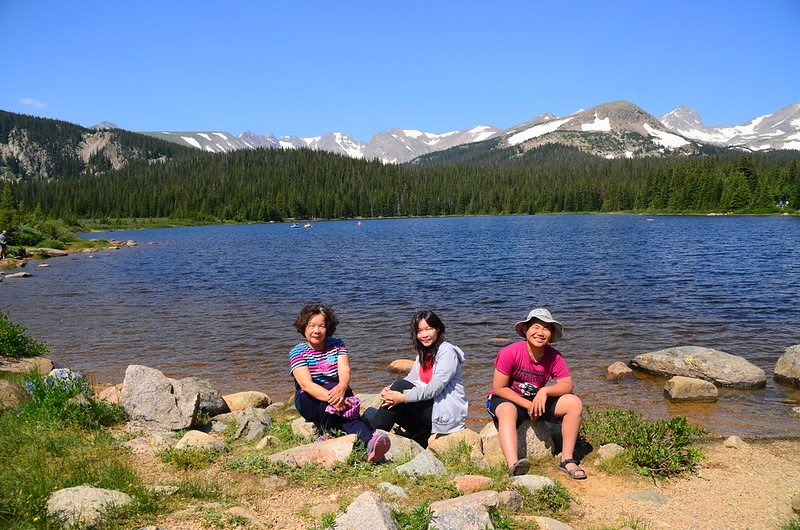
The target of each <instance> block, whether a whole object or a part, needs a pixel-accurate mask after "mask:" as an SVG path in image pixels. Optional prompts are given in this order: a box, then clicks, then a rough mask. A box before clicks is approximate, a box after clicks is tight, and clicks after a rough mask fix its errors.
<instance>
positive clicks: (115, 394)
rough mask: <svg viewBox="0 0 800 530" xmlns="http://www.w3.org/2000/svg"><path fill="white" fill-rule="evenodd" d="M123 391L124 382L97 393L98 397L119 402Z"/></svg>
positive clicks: (111, 401) (102, 399)
mask: <svg viewBox="0 0 800 530" xmlns="http://www.w3.org/2000/svg"><path fill="white" fill-rule="evenodd" d="M121 393H122V383H119V384H118V385H112V386H109V387H106V388H104V389H103V390H101V391H100V393H99V394H97V399H98V400H100V401H105V402H106V403H115V404H119V395H120V394H121Z"/></svg>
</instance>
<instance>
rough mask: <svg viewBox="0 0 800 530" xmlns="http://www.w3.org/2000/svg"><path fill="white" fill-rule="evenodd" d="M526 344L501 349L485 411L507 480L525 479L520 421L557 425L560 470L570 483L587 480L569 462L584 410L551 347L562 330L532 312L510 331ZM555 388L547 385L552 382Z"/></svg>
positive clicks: (542, 311) (542, 314)
mask: <svg viewBox="0 0 800 530" xmlns="http://www.w3.org/2000/svg"><path fill="white" fill-rule="evenodd" d="M514 329H515V330H516V332H517V334H518V335H520V336H521V337H523V338H524V339H525V340H521V341H517V342H515V343H513V344H510V345H508V346H506V347H505V348H503V349H501V350H500V352H499V353H498V354H497V358H496V359H495V362H494V366H495V370H494V377H493V379H492V390H491V391H490V392H489V394H488V396H487V398H488V400H487V402H486V408H487V409H488V411H489V415H490V416H491V417H492V420H493V421H494V424H495V426H496V427H497V431H498V433H499V436H500V448H501V450H502V451H503V456H504V457H505V459H506V463H507V464H508V467H509V474H511V475H524V474H525V473H527V472H528V469H529V468H530V463H529V462H528V460H527V459H525V458H523V459H521V460H519V459H518V454H517V429H518V428H519V426H520V425H521V424H522V422H523V421H525V420H526V419H528V418H530V420H531V421H537V420H544V421H557V420H558V419H560V420H561V436H562V450H561V462H560V463H559V469H561V471H563V472H564V473H566V474H567V475H569V476H570V477H571V478H573V479H578V480H580V479H585V478H586V472H585V471H584V470H583V469H582V468H581V467H580V466H579V465H578V462H577V461H576V460H575V459H574V458H573V452H574V450H575V444H576V443H577V441H578V432H579V431H580V427H581V414H582V412H583V404H582V403H581V400H580V398H579V397H578V396H576V395H574V394H573V393H572V389H573V385H572V376H571V375H570V372H569V369H568V368H567V363H566V362H565V361H564V358H563V357H562V356H561V353H560V352H559V351H558V350H556V349H555V348H553V347H552V346H550V343H551V342H555V341H557V340H558V339H559V338H561V336H562V334H563V326H562V325H561V323H560V322H558V321H557V320H555V319H554V318H553V317H552V315H551V314H550V312H549V311H548V310H547V309H543V308H539V309H534V310H533V311H531V312H530V313H528V316H527V318H525V320H521V321H520V322H517V324H516V325H515V326H514ZM551 377H552V378H554V379H555V384H552V385H547V382H548V381H549V380H550V378H551Z"/></svg>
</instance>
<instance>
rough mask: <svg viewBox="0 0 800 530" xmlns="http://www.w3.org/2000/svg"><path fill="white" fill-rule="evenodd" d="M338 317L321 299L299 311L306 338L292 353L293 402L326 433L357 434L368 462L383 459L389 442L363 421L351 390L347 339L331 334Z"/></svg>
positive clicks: (298, 323)
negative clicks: (345, 340)
mask: <svg viewBox="0 0 800 530" xmlns="http://www.w3.org/2000/svg"><path fill="white" fill-rule="evenodd" d="M338 323H339V320H338V319H337V318H336V314H335V313H334V312H333V309H332V308H330V307H328V306H326V305H324V304H319V303H314V304H308V305H306V306H305V307H303V309H302V310H301V311H300V314H299V315H298V316H297V320H295V323H294V327H295V329H297V331H298V333H300V334H301V335H303V337H304V338H305V341H304V342H301V343H300V344H298V345H297V346H295V347H294V348H292V351H291V352H289V363H290V365H291V369H290V370H291V374H292V377H294V381H295V390H296V391H295V396H294V405H295V407H296V408H297V411H298V412H299V413H300V415H301V416H302V417H303V418H305V420H306V421H309V422H312V423H314V425H316V426H317V429H318V430H319V431H320V433H321V434H322V435H323V436H324V435H325V433H326V432H329V431H330V430H334V429H335V430H341V431H344V432H346V433H347V434H355V435H356V436H357V437H358V439H359V440H361V441H362V442H363V443H364V445H365V446H366V448H367V460H369V461H370V462H380V461H381V460H383V456H384V455H385V454H386V451H388V450H389V447H390V446H391V440H390V439H389V437H388V436H387V435H386V434H383V433H381V434H375V433H374V430H373V429H371V428H370V427H369V426H368V425H367V424H366V423H364V421H362V419H361V414H360V407H361V403H360V401H359V400H358V398H356V397H355V396H354V395H353V391H352V390H351V389H350V361H349V360H348V355H347V348H346V347H345V344H344V341H342V340H341V339H337V338H335V337H334V336H333V334H334V333H335V332H336V326H337V324H338Z"/></svg>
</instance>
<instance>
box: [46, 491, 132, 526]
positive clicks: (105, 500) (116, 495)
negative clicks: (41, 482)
mask: <svg viewBox="0 0 800 530" xmlns="http://www.w3.org/2000/svg"><path fill="white" fill-rule="evenodd" d="M131 502H133V499H131V497H130V496H129V495H127V494H125V493H122V492H121V491H116V490H109V489H102V488H93V487H91V486H76V487H73V488H65V489H62V490H58V491H56V492H55V493H53V494H52V495H50V497H49V498H48V499H47V515H48V517H52V518H53V519H56V520H58V521H59V522H60V523H61V524H62V525H64V526H66V527H70V528H72V527H77V528H93V527H96V526H101V525H102V523H103V519H104V518H105V514H106V512H107V510H108V508H109V507H111V506H125V505H127V504H130V503H131Z"/></svg>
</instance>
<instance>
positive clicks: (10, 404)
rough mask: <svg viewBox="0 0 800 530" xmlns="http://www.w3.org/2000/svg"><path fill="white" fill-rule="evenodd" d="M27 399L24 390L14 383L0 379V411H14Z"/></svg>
mask: <svg viewBox="0 0 800 530" xmlns="http://www.w3.org/2000/svg"><path fill="white" fill-rule="evenodd" d="M26 399H28V394H27V393H25V390H23V388H22V387H21V386H19V385H18V384H16V383H12V382H11V381H6V380H5V379H0V411H3V410H7V409H15V408H17V407H19V406H20V405H22V404H23V403H24V402H25V400H26Z"/></svg>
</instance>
